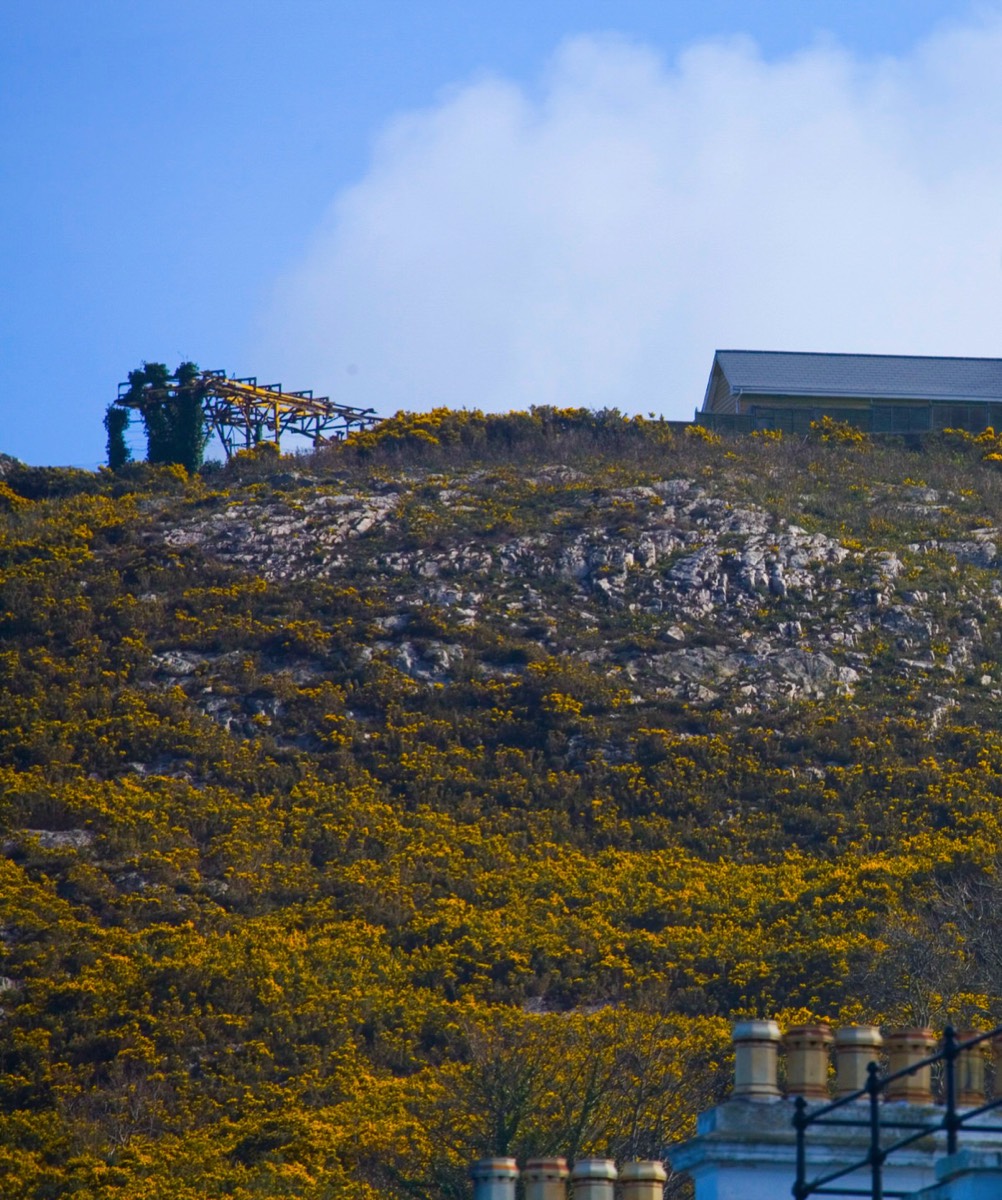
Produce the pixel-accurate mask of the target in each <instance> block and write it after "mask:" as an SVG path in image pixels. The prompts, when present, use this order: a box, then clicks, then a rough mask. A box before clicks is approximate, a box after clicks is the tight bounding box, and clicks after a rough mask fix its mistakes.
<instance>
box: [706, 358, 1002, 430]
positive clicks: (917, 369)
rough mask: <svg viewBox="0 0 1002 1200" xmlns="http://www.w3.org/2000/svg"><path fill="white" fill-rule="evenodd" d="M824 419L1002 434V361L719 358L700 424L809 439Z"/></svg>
mask: <svg viewBox="0 0 1002 1200" xmlns="http://www.w3.org/2000/svg"><path fill="white" fill-rule="evenodd" d="M826 416H827V417H831V418H832V419H833V420H838V421H847V422H849V423H851V424H853V425H855V426H857V427H858V428H860V429H863V430H865V431H866V432H868V433H897V434H915V433H928V432H931V431H933V430H937V429H945V428H959V429H966V430H969V431H971V432H975V433H977V432H980V431H981V430H983V429H985V428H986V427H987V426H989V425H991V426H993V427H995V428H1002V359H998V358H925V357H920V356H914V355H902V354H806V353H799V352H795V353H787V352H781V351H772V350H718V351H717V352H716V354H715V355H714V357H713V369H712V370H711V371H710V380H709V383H708V384H707V387H706V396H705V398H704V400H703V407H702V409H700V410H699V412H697V413H696V421H697V423H699V424H701V425H707V426H709V427H711V428H714V429H719V430H721V431H724V430H733V431H736V432H737V431H748V432H750V431H752V430H755V429H781V430H783V431H784V432H787V433H801V432H804V433H806V432H807V430H808V429H809V428H810V425H811V422H812V421H817V420H820V419H821V418H822V417H826Z"/></svg>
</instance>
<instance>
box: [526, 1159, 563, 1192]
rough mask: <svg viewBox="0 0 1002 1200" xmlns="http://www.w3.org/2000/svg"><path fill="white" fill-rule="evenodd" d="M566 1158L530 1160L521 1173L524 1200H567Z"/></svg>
mask: <svg viewBox="0 0 1002 1200" xmlns="http://www.w3.org/2000/svg"><path fill="white" fill-rule="evenodd" d="M569 1174H570V1172H569V1171H568V1170H567V1159H566V1158H530V1159H529V1161H528V1162H527V1163H526V1164H525V1170H524V1171H523V1172H522V1182H523V1183H524V1184H525V1200H567V1177H568V1175H569Z"/></svg>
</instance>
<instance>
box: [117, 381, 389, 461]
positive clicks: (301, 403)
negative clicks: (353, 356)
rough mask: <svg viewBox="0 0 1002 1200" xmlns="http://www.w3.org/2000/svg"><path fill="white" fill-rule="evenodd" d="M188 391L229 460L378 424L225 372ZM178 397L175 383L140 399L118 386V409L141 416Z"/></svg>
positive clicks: (371, 417)
mask: <svg viewBox="0 0 1002 1200" xmlns="http://www.w3.org/2000/svg"><path fill="white" fill-rule="evenodd" d="M185 387H186V388H189V387H190V388H191V389H192V390H193V392H194V394H196V395H197V396H198V397H199V399H200V401H201V404H202V413H203V416H204V420H205V432H206V435H207V436H211V435H212V434H213V433H214V434H216V436H217V437H218V438H219V440H220V442H221V443H222V445H223V449H224V450H225V452H226V457H227V458H231V457H232V456H233V454H234V452H235V451H236V450H238V449H249V448H250V447H252V446H256V445H258V444H259V443H260V442H263V441H273V442H274V443H275V445H276V446H278V445H280V444H281V438H282V434H283V433H297V434H300V435H301V436H302V437H305V438H309V439H310V441H312V443H313V445H314V446H320V445H322V444H323V443H324V442H327V441H340V440H341V439H342V438H345V437H347V435H348V434H349V433H351V432H352V430H355V429H367V428H368V427H369V426H370V425H374V424H375V423H376V421H378V420H379V418H378V416H377V415H376V412H375V410H374V409H371V408H353V407H351V406H350V405H347V404H335V403H334V402H333V401H332V400H331V399H330V398H329V397H327V396H314V395H313V392H312V391H305V392H287V391H285V390H284V389H283V387H282V385H281V384H280V383H266V384H259V383H258V381H257V378H256V377H255V376H250V377H248V378H246V379H231V378H230V377H229V376H228V375H227V374H226V372H225V371H200V372H199V374H198V375H197V377H196V378H195V379H194V380H193V381H192V382H191V383H190V384H186V385H185ZM178 391H179V388H178V385H177V384H176V383H171V384H168V386H166V387H163V388H152V387H145V388H143V391H142V395H141V396H140V397H135V396H130V395H129V393H130V384H128V383H120V384H119V385H118V400H117V403H118V404H121V405H123V406H124V407H126V408H134V409H138V410H140V411H142V410H143V409H144V408H145V407H146V406H147V405H150V404H156V403H157V402H159V401H166V400H169V399H171V398H173V397H174V396H175V395H176V394H177V392H178Z"/></svg>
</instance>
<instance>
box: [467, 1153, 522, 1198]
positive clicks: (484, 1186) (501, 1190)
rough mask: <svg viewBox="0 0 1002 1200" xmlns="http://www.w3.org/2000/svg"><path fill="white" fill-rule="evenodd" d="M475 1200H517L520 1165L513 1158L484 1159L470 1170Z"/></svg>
mask: <svg viewBox="0 0 1002 1200" xmlns="http://www.w3.org/2000/svg"><path fill="white" fill-rule="evenodd" d="M470 1175H471V1176H472V1177H473V1200H515V1181H516V1180H517V1179H518V1165H517V1164H516V1162H515V1160H514V1159H513V1158H482V1159H480V1161H479V1162H475V1163H474V1164H473V1166H472V1168H471V1170H470Z"/></svg>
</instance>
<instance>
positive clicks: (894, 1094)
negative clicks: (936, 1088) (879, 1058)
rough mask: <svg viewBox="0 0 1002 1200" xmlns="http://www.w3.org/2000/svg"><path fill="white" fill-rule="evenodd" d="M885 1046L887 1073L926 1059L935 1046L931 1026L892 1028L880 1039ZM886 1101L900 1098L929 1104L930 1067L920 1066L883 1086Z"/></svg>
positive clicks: (930, 1091) (930, 1090) (915, 1102)
mask: <svg viewBox="0 0 1002 1200" xmlns="http://www.w3.org/2000/svg"><path fill="white" fill-rule="evenodd" d="M884 1045H885V1046H886V1047H887V1060H888V1071H889V1074H891V1075H893V1074H895V1073H896V1072H897V1071H903V1070H905V1069H906V1068H908V1067H911V1066H914V1064H915V1063H917V1062H921V1061H922V1059H923V1058H928V1057H929V1055H930V1054H932V1053H933V1051H934V1050H935V1048H936V1035H935V1034H934V1033H933V1031H932V1030H931V1029H894V1030H892V1031H891V1032H890V1033H889V1034H888V1035H887V1037H886V1038H885V1039H884ZM884 1097H885V1099H887V1100H904V1101H906V1102H907V1103H908V1104H931V1103H932V1068H931V1067H920V1068H919V1069H918V1070H917V1071H915V1072H913V1073H912V1074H910V1075H903V1076H902V1077H901V1078H900V1079H895V1080H893V1081H892V1082H891V1083H889V1084H888V1085H887V1088H886V1089H885V1091H884Z"/></svg>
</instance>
